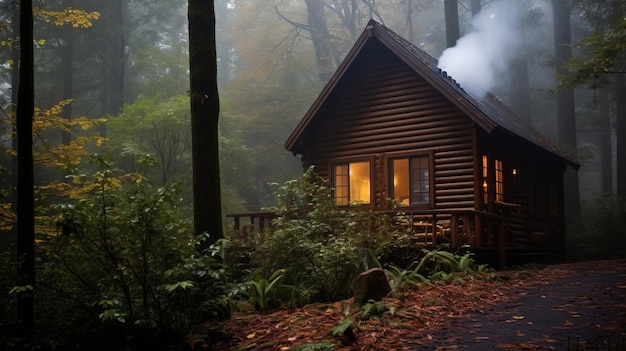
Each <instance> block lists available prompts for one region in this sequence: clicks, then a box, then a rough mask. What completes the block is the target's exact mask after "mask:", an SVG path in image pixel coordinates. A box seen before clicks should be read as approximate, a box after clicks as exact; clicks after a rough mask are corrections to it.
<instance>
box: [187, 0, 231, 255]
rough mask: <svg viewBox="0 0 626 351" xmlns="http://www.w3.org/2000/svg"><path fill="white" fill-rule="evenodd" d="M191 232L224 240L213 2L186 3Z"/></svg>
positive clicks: (214, 239) (215, 239)
mask: <svg viewBox="0 0 626 351" xmlns="http://www.w3.org/2000/svg"><path fill="white" fill-rule="evenodd" d="M188 18H189V69H190V79H191V81H190V83H191V85H190V104H191V147H192V167H193V171H192V172H193V220H194V233H195V234H196V235H200V234H202V233H205V232H206V233H208V234H209V235H210V237H209V242H208V243H207V245H209V244H212V243H214V242H215V241H217V240H218V239H220V238H222V237H223V233H222V210H221V194H220V172H219V157H218V156H219V148H218V117H219V109H220V107H219V94H218V90H217V49H216V42H215V7H214V1H206V0H188Z"/></svg>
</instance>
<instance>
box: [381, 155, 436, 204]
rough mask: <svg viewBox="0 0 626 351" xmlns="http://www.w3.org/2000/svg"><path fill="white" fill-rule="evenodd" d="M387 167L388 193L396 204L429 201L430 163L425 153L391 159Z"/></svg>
mask: <svg viewBox="0 0 626 351" xmlns="http://www.w3.org/2000/svg"><path fill="white" fill-rule="evenodd" d="M389 167H390V170H389V174H390V177H391V179H390V181H389V183H390V194H391V198H393V199H394V200H395V201H396V203H397V204H398V205H400V206H413V205H428V204H429V203H430V163H429V160H428V156H427V155H424V156H417V157H407V158H396V159H392V160H391V162H390V163H389Z"/></svg>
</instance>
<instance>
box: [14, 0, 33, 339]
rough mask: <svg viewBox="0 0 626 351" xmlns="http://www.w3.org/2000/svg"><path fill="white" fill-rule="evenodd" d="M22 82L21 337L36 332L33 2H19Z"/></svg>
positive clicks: (19, 197)
mask: <svg viewBox="0 0 626 351" xmlns="http://www.w3.org/2000/svg"><path fill="white" fill-rule="evenodd" d="M20 50H21V55H20V57H21V60H20V63H19V64H20V69H19V72H20V83H19V88H18V93H17V116H16V124H17V126H16V129H17V152H18V153H17V176H18V178H17V218H18V224H17V262H18V263H17V280H18V286H21V287H23V288H24V287H27V286H28V287H29V288H28V289H22V290H21V291H20V292H18V294H17V318H18V325H19V328H18V329H19V330H20V333H21V334H22V335H21V336H22V337H25V338H28V337H30V336H31V335H33V333H34V330H35V318H34V287H35V215H34V213H35V204H34V201H35V196H34V191H33V185H34V175H33V115H34V109H35V107H34V103H35V102H34V100H35V93H34V67H33V66H34V62H33V6H32V1H31V0H21V1H20ZM16 64H17V63H16Z"/></svg>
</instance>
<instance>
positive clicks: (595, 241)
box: [568, 195, 626, 259]
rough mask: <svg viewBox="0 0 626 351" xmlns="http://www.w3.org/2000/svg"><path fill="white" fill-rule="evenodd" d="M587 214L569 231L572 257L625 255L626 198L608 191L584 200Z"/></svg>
mask: <svg viewBox="0 0 626 351" xmlns="http://www.w3.org/2000/svg"><path fill="white" fill-rule="evenodd" d="M582 213H583V215H582V216H581V218H580V220H579V223H577V224H576V225H574V226H572V227H571V229H570V231H569V235H568V255H569V256H570V257H569V258H572V259H590V258H610V257H624V255H625V254H624V253H625V252H626V199H624V198H621V197H619V196H616V195H605V196H602V197H599V198H598V199H596V200H594V201H592V202H588V203H583V210H582Z"/></svg>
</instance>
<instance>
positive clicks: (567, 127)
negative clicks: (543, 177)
mask: <svg viewBox="0 0 626 351" xmlns="http://www.w3.org/2000/svg"><path fill="white" fill-rule="evenodd" d="M552 10H553V19H554V53H555V58H556V63H557V68H556V73H557V75H567V69H566V68H565V67H563V63H565V62H566V61H567V60H569V59H571V57H572V49H571V44H572V36H571V24H570V8H569V4H568V0H552ZM556 107H557V125H558V139H559V143H560V144H561V145H563V146H565V147H567V148H568V149H570V150H575V149H576V147H577V142H576V112H575V100H574V90H573V89H560V90H559V91H558V92H557V94H556ZM564 181H565V184H564V186H565V204H566V207H565V211H566V216H567V217H570V218H573V217H576V216H578V215H579V214H580V192H579V184H578V173H577V172H576V171H575V170H571V169H568V170H567V171H566V172H565V180H564Z"/></svg>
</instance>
